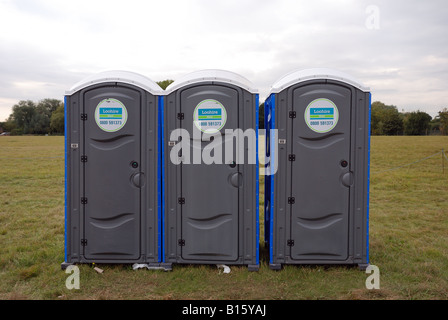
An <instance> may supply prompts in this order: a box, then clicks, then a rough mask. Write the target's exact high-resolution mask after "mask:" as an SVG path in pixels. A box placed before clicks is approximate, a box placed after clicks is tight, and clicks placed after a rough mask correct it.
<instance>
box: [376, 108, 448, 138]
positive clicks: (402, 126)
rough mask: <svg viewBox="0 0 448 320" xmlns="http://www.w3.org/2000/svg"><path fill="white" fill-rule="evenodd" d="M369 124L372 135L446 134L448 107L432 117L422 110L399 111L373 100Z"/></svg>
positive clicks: (447, 130)
mask: <svg viewBox="0 0 448 320" xmlns="http://www.w3.org/2000/svg"><path fill="white" fill-rule="evenodd" d="M370 125H371V127H370V130H371V133H372V135H385V136H391V135H408V136H418V135H430V134H441V135H448V109H447V108H443V110H441V111H439V112H438V114H437V115H436V116H435V117H434V119H433V118H432V117H431V116H430V115H429V114H427V113H426V112H423V111H413V112H399V111H398V109H397V107H396V106H393V105H386V104H384V103H382V102H380V101H375V102H373V103H372V110H371V124H370Z"/></svg>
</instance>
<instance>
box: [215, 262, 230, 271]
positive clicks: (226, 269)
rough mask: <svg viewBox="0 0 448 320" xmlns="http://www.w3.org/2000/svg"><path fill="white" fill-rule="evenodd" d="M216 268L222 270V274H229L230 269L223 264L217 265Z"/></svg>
mask: <svg viewBox="0 0 448 320" xmlns="http://www.w3.org/2000/svg"><path fill="white" fill-rule="evenodd" d="M216 266H217V267H218V269H221V268H222V269H224V270H223V271H222V273H230V268H229V267H228V266H226V265H225V264H217V265H216Z"/></svg>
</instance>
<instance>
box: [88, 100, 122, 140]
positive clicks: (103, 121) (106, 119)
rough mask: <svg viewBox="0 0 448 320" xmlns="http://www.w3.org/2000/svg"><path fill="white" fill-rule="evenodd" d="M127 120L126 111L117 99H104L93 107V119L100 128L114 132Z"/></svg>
mask: <svg viewBox="0 0 448 320" xmlns="http://www.w3.org/2000/svg"><path fill="white" fill-rule="evenodd" d="M127 120H128V111H127V110H126V107H125V106H124V104H123V103H122V102H121V101H120V100H117V99H112V98H109V99H104V100H102V101H101V102H100V103H98V105H97V106H96V109H95V121H96V124H97V125H98V127H100V129H101V130H103V131H106V132H116V131H118V130H120V129H121V128H123V127H124V125H125V124H126V121H127Z"/></svg>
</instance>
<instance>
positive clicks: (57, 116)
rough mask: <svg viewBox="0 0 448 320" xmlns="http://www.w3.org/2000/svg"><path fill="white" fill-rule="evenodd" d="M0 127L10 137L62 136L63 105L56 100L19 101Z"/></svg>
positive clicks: (0, 123)
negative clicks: (23, 135) (24, 135)
mask: <svg viewBox="0 0 448 320" xmlns="http://www.w3.org/2000/svg"><path fill="white" fill-rule="evenodd" d="M0 127H1V128H2V129H3V131H5V132H10V133H11V135H22V134H34V135H44V134H54V135H58V134H64V104H63V102H62V101H61V100H57V99H44V100H41V101H39V102H37V103H36V102H33V101H31V100H22V101H19V103H17V104H15V105H14V106H13V107H12V113H11V114H10V115H9V117H8V119H7V120H6V121H5V122H0Z"/></svg>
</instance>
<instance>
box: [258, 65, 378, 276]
mask: <svg viewBox="0 0 448 320" xmlns="http://www.w3.org/2000/svg"><path fill="white" fill-rule="evenodd" d="M370 97H371V96H370V92H369V89H368V88H366V87H365V86H363V85H362V84H361V83H360V82H358V81H357V80H356V79H354V78H353V77H352V76H350V75H346V74H344V73H341V72H339V71H336V70H331V69H308V70H303V71H296V72H292V73H290V74H288V75H286V76H284V77H283V78H281V79H280V80H278V81H277V82H276V83H274V84H273V86H272V88H271V91H270V94H269V96H268V98H267V99H266V101H265V125H266V128H267V132H266V137H267V139H266V141H267V142H266V157H267V159H270V161H269V165H268V167H267V168H266V171H267V172H268V173H267V174H268V175H267V176H266V177H265V228H266V232H265V237H266V239H265V241H266V243H267V244H268V246H269V254H270V267H271V268H272V269H280V268H281V266H282V264H352V265H358V266H359V267H360V268H365V267H367V265H368V262H369V256H368V208H369V207H368V205H369V157H370V102H371V101H370Z"/></svg>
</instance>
